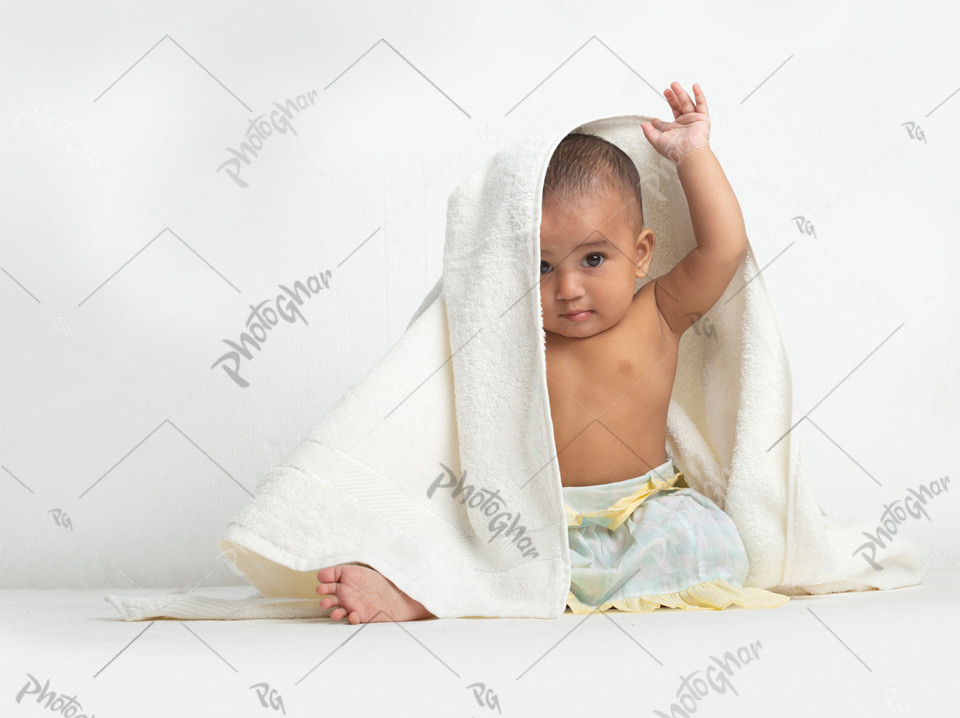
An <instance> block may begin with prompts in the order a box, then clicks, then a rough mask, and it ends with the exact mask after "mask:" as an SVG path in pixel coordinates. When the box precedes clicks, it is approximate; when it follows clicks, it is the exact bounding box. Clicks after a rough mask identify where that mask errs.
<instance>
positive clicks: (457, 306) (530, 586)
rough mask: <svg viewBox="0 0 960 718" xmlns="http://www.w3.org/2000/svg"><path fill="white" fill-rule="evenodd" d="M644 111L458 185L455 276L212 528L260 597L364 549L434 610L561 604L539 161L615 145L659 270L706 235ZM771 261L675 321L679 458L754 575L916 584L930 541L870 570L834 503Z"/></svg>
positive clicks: (516, 613) (550, 139) (502, 162)
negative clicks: (582, 145) (594, 143)
mask: <svg viewBox="0 0 960 718" xmlns="http://www.w3.org/2000/svg"><path fill="white" fill-rule="evenodd" d="M650 119H652V118H651V117H648V116H645V115H634V114H629V115H616V116H612V117H604V118H601V119H592V120H589V121H587V122H584V123H580V124H579V125H573V124H567V125H564V126H561V127H553V128H551V129H550V130H549V131H546V132H538V133H536V134H534V135H533V136H531V137H528V138H527V139H525V140H523V141H520V142H517V143H516V144H514V145H512V146H510V147H508V148H506V149H504V150H502V151H499V152H497V153H495V154H494V155H492V156H491V157H490V158H489V159H488V160H487V161H486V162H485V163H484V164H482V166H480V167H479V169H477V170H476V171H475V172H474V173H473V174H471V175H470V176H469V177H468V178H467V179H465V180H464V181H463V182H462V183H461V184H460V185H459V186H458V187H457V189H456V190H455V191H454V192H453V194H452V195H451V196H450V198H449V201H448V205H447V228H446V242H445V245H444V250H443V272H442V276H441V277H440V279H439V280H438V281H437V283H436V285H435V286H434V287H433V289H432V290H431V291H430V292H429V293H428V294H427V296H426V297H425V299H424V301H423V303H422V304H421V306H420V308H419V309H418V310H417V312H416V314H415V315H414V317H413V319H412V320H411V322H410V325H409V327H408V328H407V330H406V331H405V332H404V333H403V334H402V335H401V336H400V337H399V339H398V340H397V341H396V343H395V344H394V345H393V346H392V347H391V349H390V351H389V352H388V353H387V355H386V356H385V357H384V358H383V359H382V360H381V361H380V362H379V363H378V364H377V365H376V366H375V367H374V368H373V369H372V370H371V371H370V372H369V373H368V374H367V375H366V376H365V377H364V378H363V379H362V380H361V381H360V382H359V383H357V384H356V385H354V386H353V387H352V388H350V389H349V390H348V391H347V392H346V394H344V396H343V397H341V398H340V400H339V401H338V402H337V403H336V404H335V405H334V406H333V408H332V409H331V410H330V411H329V412H328V414H327V415H326V416H325V417H324V418H323V419H322V421H321V422H320V423H319V425H318V426H317V427H316V428H315V429H314V430H313V431H311V432H310V434H309V435H308V436H307V437H306V438H305V439H303V441H302V442H301V443H300V444H299V445H298V446H297V447H296V448H295V449H294V450H293V451H292V452H291V453H290V454H289V455H288V456H287V457H286V458H285V459H284V460H283V461H281V462H280V464H279V465H278V466H277V467H276V468H274V469H272V470H271V471H270V472H268V474H267V475H266V476H265V477H264V478H263V479H262V480H261V481H260V482H259V484H258V485H257V488H256V495H255V497H254V499H253V500H252V501H251V502H250V503H249V504H248V505H247V506H246V507H244V508H243V509H242V510H241V511H240V512H239V513H238V514H237V515H236V516H235V518H234V519H233V520H232V521H231V522H230V523H229V524H228V525H227V527H226V529H225V531H224V533H223V534H222V536H221V538H220V540H219V544H218V546H219V549H220V551H221V553H222V554H223V555H224V556H226V557H227V558H228V560H229V561H230V563H231V564H232V565H233V566H234V567H235V570H236V571H237V572H238V573H239V574H240V575H242V576H243V577H244V578H245V579H247V580H248V581H249V582H250V583H251V584H253V586H254V587H256V588H257V589H258V590H259V591H260V592H261V593H262V594H263V595H264V596H265V597H268V598H316V593H315V588H316V585H317V578H316V572H317V571H318V570H319V569H320V568H322V567H324V566H330V565H333V564H337V563H349V562H356V563H364V564H367V565H369V566H372V567H374V568H376V569H377V570H378V571H380V572H381V573H382V574H383V575H384V576H386V577H387V578H388V579H390V580H391V581H392V582H393V583H394V584H396V585H397V586H398V587H399V588H400V589H401V590H403V591H405V592H406V593H407V594H409V595H410V596H412V597H413V598H415V599H416V600H418V601H420V602H421V603H422V604H423V605H424V606H426V608H427V609H429V610H430V611H431V612H432V613H433V614H434V615H436V616H438V617H441V618H446V617H470V616H490V617H494V616H501V617H534V618H556V617H559V616H560V615H562V614H563V613H564V610H565V607H566V598H567V593H568V590H569V587H570V578H571V564H570V556H569V544H568V538H567V525H566V514H565V510H564V506H563V500H562V495H561V488H562V486H561V483H560V472H559V467H558V463H557V461H556V456H557V448H556V446H555V442H554V435H553V425H552V422H551V417H550V404H549V397H548V394H547V382H546V363H545V348H546V345H545V341H546V335H545V333H544V331H543V316H542V308H541V305H540V295H539V287H538V281H539V274H540V271H539V268H540V241H539V240H540V236H539V235H540V218H541V197H542V192H543V179H544V175H545V173H546V169H547V164H548V162H549V160H550V157H551V156H552V154H553V151H554V149H555V148H556V147H557V145H558V144H559V142H560V140H561V139H562V138H563V137H564V136H565V135H566V134H567V133H568V132H570V131H572V130H574V129H576V130H577V131H580V132H585V133H588V134H594V135H598V136H600V137H603V138H604V139H606V140H609V141H610V142H612V143H614V144H615V145H617V146H619V147H620V148H621V149H623V151H624V152H626V153H627V155H629V156H630V157H631V158H632V159H633V161H634V162H635V163H636V165H637V167H638V169H639V171H640V176H641V178H643V180H642V191H643V194H644V213H645V220H646V222H647V224H648V226H650V227H652V228H653V229H654V232H655V233H656V237H657V238H658V241H657V245H656V249H655V252H654V258H653V263H652V268H651V273H650V276H653V277H656V276H659V275H661V274H664V273H665V272H667V271H669V270H670V269H671V268H672V267H673V266H674V265H675V264H676V262H677V261H678V260H680V259H681V258H682V257H683V256H684V255H685V254H686V253H687V252H689V251H690V250H692V249H693V248H694V247H695V246H696V242H695V239H694V235H693V229H692V225H691V221H690V215H689V208H688V206H687V203H686V198H685V196H684V193H683V190H682V187H681V186H680V182H679V180H678V178H677V173H676V168H675V166H674V165H673V163H672V162H670V161H669V160H666V159H665V158H662V157H661V156H660V155H659V154H657V153H656V151H655V150H654V149H653V147H652V146H650V144H649V142H648V141H647V139H646V138H645V137H644V135H643V131H642V130H641V128H640V123H641V122H642V121H645V120H650ZM758 266H759V262H758V261H757V259H756V256H755V254H754V251H753V248H752V246H750V245H749V244H748V247H747V252H746V255H745V257H744V259H743V261H742V262H741V265H740V267H739V269H738V271H737V273H736V274H735V276H734V278H733V280H732V281H731V282H730V284H729V286H728V288H727V290H726V291H725V292H724V294H723V296H722V297H721V298H720V300H719V301H718V302H717V303H716V305H715V306H714V307H713V308H712V309H711V310H710V312H709V313H708V314H707V315H705V317H704V319H701V321H704V320H707V321H709V322H710V325H711V327H712V329H711V330H710V331H708V332H707V331H705V332H698V331H697V330H696V329H697V328H696V327H694V328H692V329H690V330H688V331H686V332H685V333H684V335H683V337H682V339H681V342H680V345H679V354H680V356H679V357H678V370H677V377H676V382H675V384H674V388H673V393H672V396H671V401H670V406H669V410H668V415H667V446H666V447H665V448H666V450H667V455H668V456H669V457H670V458H671V459H673V460H674V462H675V464H676V466H677V467H678V469H680V470H682V471H683V472H684V473H685V476H686V478H687V480H688V482H689V483H690V486H691V487H692V488H694V489H696V490H697V491H700V492H701V493H703V494H704V495H705V496H707V497H709V498H710V499H711V500H713V501H714V502H715V503H716V504H717V505H718V506H720V507H721V508H722V509H724V510H725V512H726V513H727V514H728V515H729V516H730V518H731V519H732V520H733V522H734V523H735V524H736V526H737V529H738V531H739V533H740V536H741V538H742V540H743V544H744V547H745V548H746V552H747V556H748V558H749V563H750V570H749V573H748V575H747V578H746V580H745V581H744V585H746V586H756V587H760V588H768V589H771V590H780V591H783V592H785V593H790V594H795V593H804V592H811V593H824V592H832V591H851V590H866V589H872V588H880V589H890V588H896V587H899V586H906V585H912V584H915V583H917V582H919V579H920V576H921V573H922V559H921V554H920V552H919V551H918V550H917V549H916V547H913V546H911V545H910V543H909V542H908V541H907V540H906V538H907V537H905V536H897V537H896V541H893V542H888V543H887V544H886V546H885V547H879V548H877V549H876V551H875V553H874V552H872V549H871V554H870V556H869V558H870V559H871V560H872V561H873V562H874V563H875V564H879V565H880V566H882V570H877V569H875V568H874V567H873V566H872V565H871V564H870V563H869V562H868V561H867V560H865V557H864V556H863V555H862V553H861V552H860V551H862V548H861V547H863V546H864V544H865V541H864V536H863V533H862V531H863V530H865V529H868V527H867V526H866V525H864V526H858V525H839V524H837V523H835V522H833V521H830V520H829V519H827V518H826V517H824V516H823V515H822V514H821V511H820V510H819V508H818V506H817V503H816V500H815V497H814V495H813V493H812V491H811V487H810V484H809V482H808V480H807V477H806V476H805V475H804V473H803V471H802V464H801V462H800V447H799V444H798V441H799V440H798V435H799V432H798V431H791V428H792V427H793V426H794V422H795V407H794V404H793V400H792V384H791V376H790V366H789V363H788V361H787V356H786V353H785V351H784V346H783V341H782V338H781V335H780V330H779V326H778V324H777V319H776V316H775V313H774V309H773V306H772V305H771V302H770V298H769V296H768V292H767V288H766V286H765V284H764V281H763V277H761V276H759V273H758V272H759V270H758ZM644 281H649V279H647V280H638V287H639V286H640V285H642V283H643V282H644ZM704 325H706V322H705V321H704ZM714 332H715V334H716V336H713V335H714ZM708 334H709V336H708ZM718 338H720V339H721V340H720V341H718V340H717V339H718ZM858 550H860V551H858ZM120 600H121V601H122V602H124V603H128V604H129V602H134V603H135V602H136V601H137V600H140V599H120ZM318 600H319V599H318Z"/></svg>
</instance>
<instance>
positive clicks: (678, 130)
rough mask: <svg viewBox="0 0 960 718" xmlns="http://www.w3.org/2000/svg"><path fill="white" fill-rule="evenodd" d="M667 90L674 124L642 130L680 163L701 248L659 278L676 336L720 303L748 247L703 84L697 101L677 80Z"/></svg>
mask: <svg viewBox="0 0 960 718" xmlns="http://www.w3.org/2000/svg"><path fill="white" fill-rule="evenodd" d="M671 88H672V89H669V90H666V91H665V92H664V94H666V95H667V100H668V101H669V102H670V107H671V109H672V110H673V115H674V122H673V123H666V122H663V121H662V120H659V119H657V120H653V122H645V123H643V125H642V127H643V132H644V135H646V137H647V139H648V140H649V141H650V143H651V144H652V145H653V146H654V149H656V150H657V152H659V153H660V154H661V155H663V156H664V157H667V158H668V159H670V160H672V161H673V162H674V163H675V164H676V165H677V176H678V177H679V179H680V185H681V186H682V187H683V191H684V194H685V195H686V198H687V205H688V206H689V208H690V219H691V222H692V224H693V233H694V237H695V238H696V241H697V247H696V248H694V249H692V250H690V252H688V253H687V254H686V256H684V257H683V259H681V260H680V261H679V262H677V265H676V266H675V267H674V268H673V269H671V270H670V271H669V272H667V273H666V274H664V275H663V276H661V277H658V278H656V279H655V280H654V283H655V286H654V295H655V297H656V300H657V308H658V309H659V311H660V315H661V316H662V317H663V319H664V321H665V322H666V324H667V325H668V326H669V327H670V329H671V330H672V331H673V333H674V334H675V335H677V336H679V335H681V334H683V332H684V331H686V329H687V328H688V327H690V325H692V324H693V323H694V322H696V321H697V320H698V319H700V317H702V316H703V315H704V314H706V313H707V312H708V311H710V308H711V307H713V305H714V304H716V303H717V300H718V299H720V296H721V295H722V294H723V292H724V290H726V288H727V285H728V284H730V280H731V279H732V278H733V275H734V273H735V272H736V271H737V267H739V266H740V262H741V261H742V260H743V256H744V254H746V251H747V233H746V228H745V226H744V222H743V214H742V213H741V211H740V203H739V202H737V197H736V195H734V193H733V188H731V187H730V183H729V182H727V177H726V175H725V174H724V173H723V169H721V167H720V162H719V161H718V160H717V158H716V156H715V155H714V154H713V150H711V149H710V144H709V142H708V140H709V136H710V116H709V113H708V110H707V103H706V99H705V98H704V96H703V92H702V90H701V89H700V86H699V85H698V84H696V83H694V85H693V88H694V94H695V96H696V98H697V104H696V105H694V103H693V101H692V100H691V99H690V97H689V96H688V95H687V93H686V92H684V90H683V88H682V87H680V84H679V83H677V82H674V83H673V84H672V86H671Z"/></svg>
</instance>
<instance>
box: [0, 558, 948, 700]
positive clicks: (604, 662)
mask: <svg viewBox="0 0 960 718" xmlns="http://www.w3.org/2000/svg"><path fill="white" fill-rule="evenodd" d="M156 592H157V593H162V591H160V590H157V591H156ZM249 592H250V587H249V586H233V587H221V588H203V587H201V588H198V589H195V593H197V594H200V595H206V596H215V597H230V598H235V597H240V596H244V595H249ZM108 593H111V594H117V595H140V592H139V590H137V589H134V590H129V591H126V590H122V589H111V590H104V589H96V590H83V591H76V590H49V591H0V716H20V715H23V716H43V715H52V714H54V713H56V714H59V715H67V716H70V715H73V716H79V715H88V716H94V715H95V716H98V717H99V718H107V717H108V716H227V715H229V716H269V715H274V714H276V715H288V716H339V717H343V716H368V715H369V716H380V715H391V716H393V715H397V716H407V715H410V716H433V715H436V716H474V717H476V718H480V717H481V716H488V715H489V716H495V715H496V716H499V715H504V716H518V717H519V716H550V715H556V716H567V715H571V716H573V715H603V716H610V715H618V714H619V715H624V716H627V715H629V716H662V715H665V716H682V715H694V714H696V715H698V716H734V715H735V716H765V717H767V716H844V717H845V718H847V717H852V716H871V717H873V716H896V715H901V716H915V717H918V718H919V717H926V716H931V717H932V716H947V715H956V714H957V712H956V711H957V709H956V699H955V698H954V699H952V698H949V695H948V694H951V693H952V692H953V689H954V688H955V687H956V685H957V684H958V683H960V676H958V675H957V667H958V660H957V652H956V651H957V639H958V638H960V610H958V609H960V601H958V598H960V570H953V571H939V572H930V573H928V574H927V576H926V577H925V578H924V583H923V584H921V585H919V586H913V587H909V588H904V589H899V590H896V591H889V592H880V591H872V592H864V593H846V594H835V595H828V596H808V597H795V598H792V599H791V601H790V602H789V603H788V604H787V605H786V606H784V607H782V608H774V609H763V610H747V609H741V608H737V607H730V608H727V609H725V610H723V611H695V612H693V611H691V612H684V611H673V610H668V609H660V610H658V611H656V612H654V613H651V614H630V613H619V612H615V611H611V612H608V613H605V614H592V615H587V616H577V615H573V614H566V615H565V616H563V617H562V618H560V619H557V620H543V619H444V620H430V621H416V622H412V623H402V624H394V623H379V624H368V625H364V626H349V625H347V624H345V623H343V622H332V621H330V620H329V619H319V620H308V619H298V620H289V619H288V620H260V621H177V620H171V619H165V620H159V621H139V622H126V621H123V620H122V619H121V618H120V616H119V614H118V613H117V611H116V609H115V608H114V607H113V606H112V605H111V604H109V603H108V602H106V601H104V600H103V596H104V595H106V594H108ZM751 647H752V648H751ZM721 664H723V665H725V666H726V668H723V667H721ZM685 680H686V681H687V682H686V683H685V682H684V681H685ZM478 684H479V685H478ZM41 690H42V691H45V694H44V695H45V697H44V698H43V703H42V704H38V702H37V700H38V697H39V696H40V691H41ZM21 693H23V695H22V696H21V695H20V694H21ZM478 693H480V694H481V695H482V696H483V697H482V698H481V699H480V700H478V699H477V697H476V695H477V694H478ZM54 694H55V695H54ZM56 697H60V698H61V699H63V700H66V701H68V702H69V701H75V702H76V703H75V705H77V706H78V709H77V710H76V712H71V711H70V710H68V709H67V710H65V709H64V707H63V706H62V705H61V704H50V703H49V701H52V700H54V699H55V698H56ZM681 699H683V702H681ZM674 703H676V704H677V705H676V711H675V712H674V706H673V704H674ZM683 707H685V708H686V712H683V711H682V710H680V708H683Z"/></svg>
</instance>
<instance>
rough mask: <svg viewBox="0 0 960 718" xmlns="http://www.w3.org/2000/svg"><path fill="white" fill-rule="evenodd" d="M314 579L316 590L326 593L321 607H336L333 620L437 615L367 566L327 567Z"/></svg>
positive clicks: (409, 618)
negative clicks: (316, 582) (315, 580)
mask: <svg viewBox="0 0 960 718" xmlns="http://www.w3.org/2000/svg"><path fill="white" fill-rule="evenodd" d="M317 581H318V585H317V589H316V590H317V593H318V594H320V595H322V596H326V598H323V599H321V600H320V607H321V608H330V607H331V606H336V608H334V609H333V610H332V611H331V612H330V618H332V619H333V620H335V621H338V620H340V619H341V618H343V617H344V616H346V617H347V621H348V622H349V623H379V622H381V621H416V620H419V619H422V618H436V616H434V615H433V614H432V613H431V612H430V611H428V610H427V608H426V607H425V606H424V605H423V604H422V603H420V602H419V601H416V600H414V599H413V598H411V597H410V596H408V595H407V594H405V593H404V592H403V591H401V590H400V589H399V588H397V586H396V585H395V584H394V583H393V582H392V581H391V580H390V579H388V578H387V577H386V576H384V575H383V574H381V573H380V572H379V571H377V570H376V569H374V568H370V567H368V566H357V565H355V564H338V565H336V566H327V567H326V568H322V569H320V571H319V572H318V573H317Z"/></svg>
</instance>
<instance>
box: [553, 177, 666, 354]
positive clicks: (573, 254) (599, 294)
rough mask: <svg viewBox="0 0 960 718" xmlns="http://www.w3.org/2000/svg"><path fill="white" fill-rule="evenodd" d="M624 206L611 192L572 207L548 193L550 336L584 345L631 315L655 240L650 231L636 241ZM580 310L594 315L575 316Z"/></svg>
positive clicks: (617, 195) (619, 197) (578, 202)
mask: <svg viewBox="0 0 960 718" xmlns="http://www.w3.org/2000/svg"><path fill="white" fill-rule="evenodd" d="M624 202H625V200H624V199H623V198H622V197H621V195H620V193H618V192H615V191H612V190H611V191H608V192H606V193H605V194H604V195H602V196H601V197H600V198H599V199H584V200H578V201H577V202H574V203H572V206H568V205H567V204H565V203H564V202H562V201H559V200H558V199H556V198H554V199H549V193H548V199H547V201H546V202H545V203H544V205H543V216H542V219H541V223H540V260H541V261H540V302H541V304H542V306H543V328H544V329H545V330H546V331H547V332H553V333H555V334H560V335H562V336H565V337H571V338H580V339H582V338H586V337H590V336H593V335H595V334H599V333H600V332H602V331H605V330H606V329H609V328H610V327H612V326H614V325H616V324H617V323H618V322H619V321H620V320H621V319H623V317H624V316H625V315H626V313H627V310H628V309H629V308H630V303H631V302H632V301H633V294H634V280H635V279H636V278H637V277H641V276H645V274H646V271H647V269H648V267H649V265H650V259H651V258H652V255H653V245H654V236H653V230H651V229H650V228H649V227H646V228H644V229H643V230H642V231H641V233H640V236H639V237H635V236H633V231H632V229H631V227H630V222H629V214H628V213H627V211H626V208H625V207H624ZM638 265H640V269H638ZM580 310H588V312H589V313H587V314H586V315H582V316H570V315H571V313H574V312H577V311H580Z"/></svg>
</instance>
